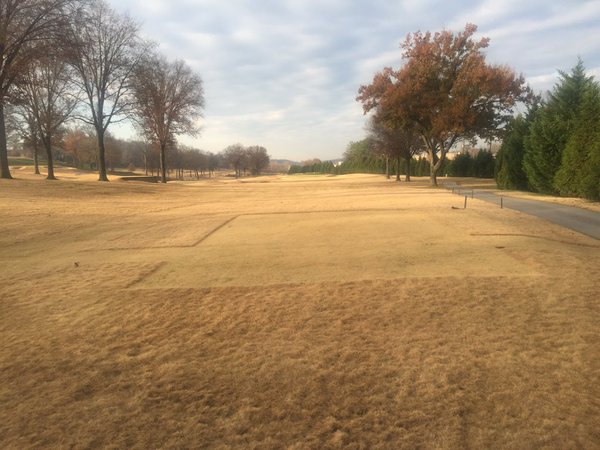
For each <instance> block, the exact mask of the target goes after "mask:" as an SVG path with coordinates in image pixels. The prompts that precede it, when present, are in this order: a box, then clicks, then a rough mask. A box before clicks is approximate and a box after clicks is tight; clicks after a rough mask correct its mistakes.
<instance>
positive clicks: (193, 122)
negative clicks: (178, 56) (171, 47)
mask: <svg viewBox="0 0 600 450" xmlns="http://www.w3.org/2000/svg"><path fill="white" fill-rule="evenodd" d="M133 90H134V94H135V95H134V96H135V107H136V108H135V109H136V113H137V116H138V118H139V123H140V125H141V127H142V129H143V131H144V133H145V134H146V136H147V137H148V138H149V140H151V141H152V142H155V143H156V144H158V145H159V147H160V168H161V181H162V182H163V183H166V182H167V168H166V150H167V146H168V145H169V143H173V142H175V137H176V136H177V135H180V134H189V135H197V134H198V132H199V127H198V124H197V119H198V118H200V117H201V112H202V108H203V107H204V91H203V88H202V80H201V79H200V77H199V76H198V75H197V74H195V73H194V72H193V71H192V70H191V68H190V67H189V66H188V65H187V64H185V62H183V61H174V62H169V61H167V60H166V59H165V58H164V57H162V56H157V55H154V56H152V57H149V58H146V59H145V61H144V63H143V64H140V65H138V67H137V69H136V72H135V82H134V83H133Z"/></svg>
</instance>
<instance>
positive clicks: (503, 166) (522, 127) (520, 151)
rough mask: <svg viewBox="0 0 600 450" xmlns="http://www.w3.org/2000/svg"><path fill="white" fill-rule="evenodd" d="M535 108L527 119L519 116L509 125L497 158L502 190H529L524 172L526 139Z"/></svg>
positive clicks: (497, 173) (497, 171) (499, 185)
mask: <svg viewBox="0 0 600 450" xmlns="http://www.w3.org/2000/svg"><path fill="white" fill-rule="evenodd" d="M536 108H537V107H536V106H534V107H533V108H532V109H531V110H530V111H529V112H528V114H527V116H526V117H523V116H521V115H518V116H517V117H515V118H514V119H512V120H511V122H510V123H509V125H508V128H507V134H506V136H505V138H504V140H503V141H502V146H501V147H500V151H499V152H498V155H497V156H496V170H495V172H496V173H495V177H496V183H497V184H498V187H499V188H500V189H520V190H526V189H527V188H528V183H527V175H525V172H524V170H523V156H524V154H525V138H526V137H527V135H528V134H529V127H530V125H531V122H532V120H533V118H534V117H535V114H536V110H537V109H536Z"/></svg>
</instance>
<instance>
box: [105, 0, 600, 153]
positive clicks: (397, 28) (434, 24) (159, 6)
mask: <svg viewBox="0 0 600 450" xmlns="http://www.w3.org/2000/svg"><path fill="white" fill-rule="evenodd" d="M109 3H111V4H112V5H113V6H114V8H115V9H117V10H118V11H121V12H128V13H129V14H130V15H131V16H132V17H134V18H136V19H138V20H139V21H140V22H141V24H142V33H143V35H144V36H145V37H147V38H150V39H152V40H154V41H156V42H158V43H159V44H160V49H161V51H162V52H163V53H164V54H165V55H166V56H167V57H169V58H171V59H174V58H178V59H184V60H185V61H186V62H187V63H188V64H189V65H190V66H192V68H193V69H194V70H196V71H197V72H198V73H199V74H200V75H201V77H202V79H203V81H204V89H205V99H206V109H205V111H204V120H203V130H202V133H201V135H200V137H199V138H196V139H190V138H182V139H180V140H181V141H182V142H184V143H186V144H188V145H193V146H195V147H197V148H201V149H204V150H208V151H213V152H218V151H221V150H222V149H223V148H225V147H226V146H227V145H230V144H233V143H236V142H240V143H242V144H244V145H263V146H265V147H266V148H267V150H268V151H269V153H270V155H271V157H272V158H287V159H292V160H304V159H309V158H313V157H318V158H321V159H323V160H325V159H332V158H337V157H340V156H341V155H342V153H343V152H344V150H345V148H346V146H347V144H348V142H350V141H353V140H359V139H362V138H363V136H364V122H365V117H364V116H363V115H362V109H361V106H360V104H358V103H357V102H356V101H355V97H356V93H357V90H358V88H359V86H360V85H361V84H365V83H369V82H370V81H371V79H372V77H373V74H374V73H375V72H376V71H378V70H381V69H382V68H383V67H384V66H392V67H399V66H400V65H401V63H402V60H401V55H400V49H399V44H400V42H401V41H402V40H403V39H404V37H405V36H406V34H407V33H409V32H413V31H417V30H421V31H427V30H429V31H438V30H441V29H443V28H446V29H450V30H454V31H458V30H461V29H463V28H464V26H465V24H466V23H467V22H471V23H475V24H477V25H478V26H479V34H480V35H482V36H487V37H489V38H491V42H490V46H489V48H488V49H487V56H488V60H489V61H490V62H495V63H505V64H509V65H510V66H512V67H513V68H514V69H515V70H516V71H517V72H520V73H523V74H524V75H525V77H526V78H527V80H528V81H529V83H530V85H531V86H532V87H533V88H534V89H535V90H537V91H545V90H547V89H550V88H551V87H552V86H553V84H554V83H555V81H556V79H557V69H562V70H569V69H570V68H572V67H573V66H574V65H575V64H576V62H577V57H578V56H579V57H581V58H582V59H583V61H584V64H585V66H586V68H587V69H588V70H589V72H590V73H592V74H594V75H595V76H596V77H597V78H600V39H598V37H599V36H600V1H599V0H591V1H584V0H581V1H580V0H457V1H439V0H109ZM114 131H115V133H116V134H117V135H121V136H124V137H128V136H127V135H128V133H129V134H131V131H128V130H127V129H125V128H120V129H115V130H114Z"/></svg>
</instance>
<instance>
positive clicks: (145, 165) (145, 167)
mask: <svg viewBox="0 0 600 450" xmlns="http://www.w3.org/2000/svg"><path fill="white" fill-rule="evenodd" d="M144 172H145V173H146V176H148V155H146V153H144ZM152 174H153V175H154V173H152Z"/></svg>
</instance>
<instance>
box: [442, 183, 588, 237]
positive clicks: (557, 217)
mask: <svg viewBox="0 0 600 450" xmlns="http://www.w3.org/2000/svg"><path fill="white" fill-rule="evenodd" d="M445 186H446V188H449V189H453V191H454V193H456V194H459V195H463V196H467V197H469V198H470V197H473V198H477V199H479V200H484V201H486V202H490V203H495V204H497V205H498V206H500V204H501V202H502V206H503V207H504V208H509V209H514V210H516V211H520V212H523V213H525V214H530V215H532V216H537V217H539V218H541V219H544V220H547V221H548V222H552V223H555V224H557V225H560V226H563V227H565V228H569V229H571V230H574V231H577V232H579V233H582V234H585V235H587V236H591V237H593V238H596V239H600V213H598V212H596V211H590V210H587V209H582V208H577V207H574V206H566V205H559V204H556V203H550V202H543V201H539V200H529V199H527V200H526V199H521V198H513V197H501V196H499V195H496V194H494V193H492V192H487V191H481V190H472V189H464V188H461V187H460V186H457V185H456V184H454V185H453V184H446V185H445Z"/></svg>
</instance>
